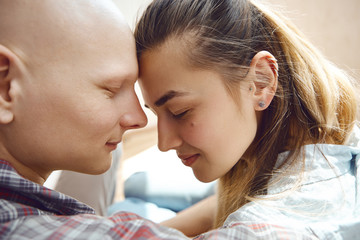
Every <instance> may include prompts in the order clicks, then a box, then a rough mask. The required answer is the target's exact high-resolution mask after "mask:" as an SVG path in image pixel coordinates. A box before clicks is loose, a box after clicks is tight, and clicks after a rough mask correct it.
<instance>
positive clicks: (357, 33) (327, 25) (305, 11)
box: [115, 0, 360, 197]
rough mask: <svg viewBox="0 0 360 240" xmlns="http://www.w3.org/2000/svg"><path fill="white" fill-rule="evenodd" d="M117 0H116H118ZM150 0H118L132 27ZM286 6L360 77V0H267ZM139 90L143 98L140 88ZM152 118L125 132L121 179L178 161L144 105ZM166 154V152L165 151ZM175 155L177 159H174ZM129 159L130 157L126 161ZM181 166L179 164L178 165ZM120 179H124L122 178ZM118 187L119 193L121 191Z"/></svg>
mask: <svg viewBox="0 0 360 240" xmlns="http://www.w3.org/2000/svg"><path fill="white" fill-rule="evenodd" d="M115 1H116V0H115ZM150 2H151V0H117V1H116V3H117V4H118V6H119V8H120V10H121V11H122V12H123V14H124V15H125V17H126V19H127V21H128V23H129V25H130V27H131V28H132V29H134V26H135V24H136V20H137V18H138V17H139V16H140V15H141V13H142V12H143V10H144V9H145V8H146V6H147V5H148V4H149V3H150ZM264 2H267V3H269V4H271V5H276V7H277V8H280V9H282V10H283V12H284V14H285V15H286V16H287V17H288V18H290V19H291V20H292V21H293V22H294V23H295V24H296V25H297V26H298V27H299V29H300V30H301V31H302V32H303V33H304V34H305V36H307V37H308V39H309V40H310V41H311V42H312V43H313V44H314V45H315V46H316V47H317V48H319V49H320V51H321V52H322V53H323V54H324V55H325V56H326V57H327V58H329V59H330V60H331V61H332V62H334V63H335V64H336V65H338V66H339V67H341V68H343V69H344V70H346V71H347V72H348V73H350V74H351V75H353V76H354V77H355V78H357V79H359V76H360V56H359V54H360V14H359V12H360V1H359V0H344V1H339V0H266V1H264ZM137 92H138V94H139V97H140V101H142V99H141V93H140V91H139V89H137ZM144 111H145V112H146V114H147V115H148V118H149V124H148V126H147V127H146V128H145V129H140V130H133V131H129V132H127V133H126V135H125V136H124V139H123V148H124V152H123V153H124V155H123V158H122V160H123V161H122V167H121V171H120V175H119V179H121V178H124V177H125V178H126V177H127V176H129V175H130V174H132V173H133V172H135V171H138V170H140V171H141V170H144V168H154V167H159V168H162V169H164V170H165V169H167V168H166V167H167V166H165V165H164V164H160V165H158V163H157V162H154V160H159V159H163V160H164V161H166V162H169V163H170V162H179V164H180V167H183V166H181V163H180V160H178V159H177V157H176V155H175V154H172V153H160V152H159V151H158V150H157V148H156V147H155V145H156V142H157V135H156V118H155V116H154V114H153V113H152V112H150V111H148V110H147V109H144ZM164 154H165V155H164ZM172 158H174V159H172ZM128 159H131V160H129V161H127V160H128ZM177 167H178V166H177ZM119 181H121V180H119ZM121 191H122V190H121V189H119V190H118V194H117V196H118V197H120V196H121V195H119V194H120V193H121Z"/></svg>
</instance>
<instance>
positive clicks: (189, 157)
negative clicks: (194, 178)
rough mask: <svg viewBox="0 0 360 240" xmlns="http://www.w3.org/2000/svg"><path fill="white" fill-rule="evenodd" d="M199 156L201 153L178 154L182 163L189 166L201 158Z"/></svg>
mask: <svg viewBox="0 0 360 240" xmlns="http://www.w3.org/2000/svg"><path fill="white" fill-rule="evenodd" d="M199 156H200V154H186V155H185V154H184V155H181V154H179V155H178V157H179V158H180V159H181V161H182V163H183V164H184V165H185V166H188V167H190V166H191V165H192V164H193V163H194V162H195V161H196V160H197V159H198V158H199Z"/></svg>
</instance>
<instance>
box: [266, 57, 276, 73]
mask: <svg viewBox="0 0 360 240" xmlns="http://www.w3.org/2000/svg"><path fill="white" fill-rule="evenodd" d="M267 60H268V61H269V64H270V66H271V68H272V69H273V70H274V71H275V73H276V74H278V71H279V66H278V64H277V60H276V58H274V57H267Z"/></svg>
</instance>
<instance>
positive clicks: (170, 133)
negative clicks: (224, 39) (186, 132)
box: [158, 118, 182, 152]
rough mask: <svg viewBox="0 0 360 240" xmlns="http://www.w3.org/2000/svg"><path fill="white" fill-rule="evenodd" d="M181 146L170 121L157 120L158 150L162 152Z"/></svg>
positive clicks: (179, 138)
mask: <svg viewBox="0 0 360 240" xmlns="http://www.w3.org/2000/svg"><path fill="white" fill-rule="evenodd" d="M181 144H182V139H181V137H180V136H179V134H178V131H177V128H176V126H174V123H171V121H167V120H160V119H159V118H158V148H159V150H160V151H162V152H166V151H169V150H171V149H176V148H178V147H180V146H181Z"/></svg>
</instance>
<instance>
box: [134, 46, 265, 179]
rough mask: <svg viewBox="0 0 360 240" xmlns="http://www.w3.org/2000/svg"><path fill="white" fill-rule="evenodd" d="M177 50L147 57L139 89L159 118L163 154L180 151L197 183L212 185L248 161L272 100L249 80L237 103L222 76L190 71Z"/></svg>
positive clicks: (161, 50) (162, 49) (166, 48)
mask: <svg viewBox="0 0 360 240" xmlns="http://www.w3.org/2000/svg"><path fill="white" fill-rule="evenodd" d="M172 41H173V42H172ZM175 45H176V40H170V42H167V43H166V44H163V45H162V46H160V47H159V48H156V50H154V51H149V52H146V53H145V54H144V55H143V56H142V57H141V60H140V67H141V68H140V69H141V71H140V79H139V84H140V87H141V89H142V93H143V97H144V100H145V103H146V106H147V107H149V108H150V109H152V110H153V111H154V112H155V114H156V115H157V117H158V146H159V149H160V150H161V151H168V150H170V149H174V150H176V152H177V154H178V156H179V158H181V159H182V161H183V163H184V164H185V165H190V167H191V168H192V170H193V172H194V175H195V176H196V178H197V179H199V180H200V181H202V182H210V181H213V180H215V179H217V178H219V177H221V176H223V175H224V174H225V173H226V172H228V171H229V170H230V169H231V168H232V167H233V166H234V165H235V164H236V162H237V161H238V160H239V159H240V158H241V157H242V156H244V154H245V153H246V150H247V149H248V147H249V146H250V144H251V143H252V141H253V139H254V137H255V134H256V130H257V124H258V118H259V116H258V114H257V111H261V110H263V109H265V108H266V107H267V106H268V105H269V101H270V102H271V99H272V97H271V99H269V101H268V99H267V97H266V93H267V91H266V90H265V89H263V90H262V91H257V92H256V90H255V89H256V84H254V82H253V81H250V80H249V81H244V82H242V83H241V84H240V85H239V90H240V92H239V96H238V97H239V101H237V103H236V102H235V101H234V99H233V98H232V97H231V96H230V95H229V93H228V91H227V90H226V88H225V85H224V84H223V80H222V78H221V76H220V75H219V74H218V73H216V72H215V71H211V70H201V69H192V68H190V67H188V66H187V65H185V64H184V63H185V62H186V59H185V57H184V56H183V55H182V54H181V52H180V51H179V52H177V51H174V49H176V48H175V47H174V46H175ZM259 64H260V63H259ZM259 67H261V66H260V65H259ZM253 72H254V74H252V72H250V74H249V78H250V79H254V76H255V70H254V71H253ZM270 72H271V71H270ZM259 99H262V101H263V102H264V103H265V106H262V107H260V106H259V104H258V103H259V101H260V100H259Z"/></svg>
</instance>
